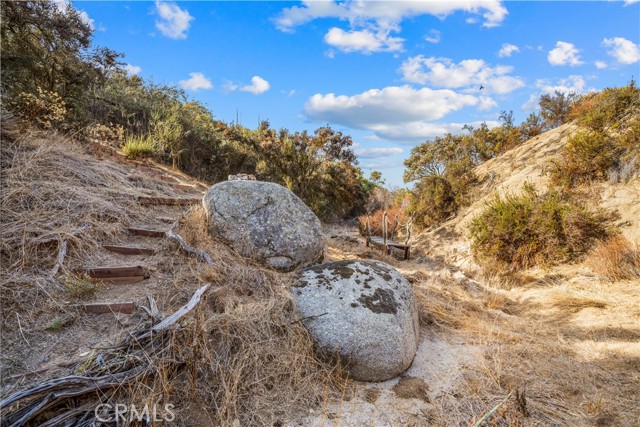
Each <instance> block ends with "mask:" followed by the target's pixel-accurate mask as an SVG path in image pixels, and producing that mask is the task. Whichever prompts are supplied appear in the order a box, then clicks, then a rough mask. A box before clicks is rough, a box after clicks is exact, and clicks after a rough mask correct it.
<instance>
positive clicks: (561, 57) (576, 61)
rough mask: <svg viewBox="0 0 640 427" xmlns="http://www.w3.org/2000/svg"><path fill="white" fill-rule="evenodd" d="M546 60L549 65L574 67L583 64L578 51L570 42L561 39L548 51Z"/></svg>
mask: <svg viewBox="0 0 640 427" xmlns="http://www.w3.org/2000/svg"><path fill="white" fill-rule="evenodd" d="M547 60H548V61H549V64H551V65H570V66H572V67H575V66H577V65H580V64H583V62H582V61H581V60H580V51H579V50H578V49H577V48H576V47H575V46H574V45H573V44H572V43H567V42H562V41H559V42H556V47H555V49H551V50H550V51H549V54H548V55H547Z"/></svg>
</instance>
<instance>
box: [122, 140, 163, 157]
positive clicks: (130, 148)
mask: <svg viewBox="0 0 640 427" xmlns="http://www.w3.org/2000/svg"><path fill="white" fill-rule="evenodd" d="M122 152H123V153H124V155H125V156H127V158H129V159H138V158H143V157H149V156H151V155H153V153H154V152H155V146H154V143H153V141H152V140H151V139H150V138H148V137H146V136H128V137H127V140H126V142H125V143H124V146H123V147H122Z"/></svg>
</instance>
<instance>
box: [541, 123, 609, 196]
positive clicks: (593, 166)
mask: <svg viewBox="0 0 640 427" xmlns="http://www.w3.org/2000/svg"><path fill="white" fill-rule="evenodd" d="M620 156H621V151H620V148H619V147H618V146H617V144H616V140H615V138H612V137H610V136H609V135H607V134H606V133H604V132H601V131H600V132H599V131H593V130H588V131H580V132H578V133H576V134H575V135H572V136H571V137H570V138H569V140H568V141H567V145H566V146H565V147H564V149H563V150H562V154H561V158H560V159H559V161H554V162H552V169H551V182H552V183H554V184H557V185H561V186H563V187H566V188H569V187H572V186H574V185H575V184H579V183H584V182H589V181H592V180H604V179H606V178H607V176H608V173H609V171H610V170H611V169H612V168H613V167H614V166H616V165H617V163H618V160H619V158H620Z"/></svg>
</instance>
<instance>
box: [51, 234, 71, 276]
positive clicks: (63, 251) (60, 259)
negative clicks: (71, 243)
mask: <svg viewBox="0 0 640 427" xmlns="http://www.w3.org/2000/svg"><path fill="white" fill-rule="evenodd" d="M66 256H67V241H66V240H63V241H62V244H61V245H60V249H59V250H58V260H57V261H56V264H55V265H54V266H53V268H52V269H51V273H49V276H51V277H54V276H55V275H56V274H58V271H59V270H60V267H62V263H63V262H64V258H65V257H66Z"/></svg>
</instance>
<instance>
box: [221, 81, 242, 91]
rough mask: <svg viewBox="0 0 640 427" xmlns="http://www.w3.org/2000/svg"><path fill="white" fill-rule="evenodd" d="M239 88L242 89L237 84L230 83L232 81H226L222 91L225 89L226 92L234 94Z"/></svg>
mask: <svg viewBox="0 0 640 427" xmlns="http://www.w3.org/2000/svg"><path fill="white" fill-rule="evenodd" d="M239 87H240V86H238V85H237V84H235V83H234V82H232V81H230V80H227V81H225V82H224V85H222V89H223V90H224V91H225V92H233V91H236V90H238V88H239Z"/></svg>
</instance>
